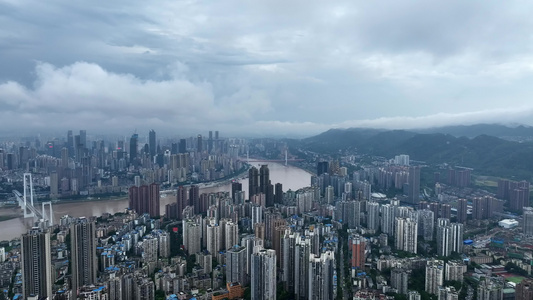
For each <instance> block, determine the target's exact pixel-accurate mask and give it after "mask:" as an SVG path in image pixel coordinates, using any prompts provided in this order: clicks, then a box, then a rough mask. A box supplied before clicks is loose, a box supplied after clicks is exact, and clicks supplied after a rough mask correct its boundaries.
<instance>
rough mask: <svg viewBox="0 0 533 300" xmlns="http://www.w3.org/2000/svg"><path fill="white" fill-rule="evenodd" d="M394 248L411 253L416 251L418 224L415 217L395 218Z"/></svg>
mask: <svg viewBox="0 0 533 300" xmlns="http://www.w3.org/2000/svg"><path fill="white" fill-rule="evenodd" d="M395 226H396V231H395V232H396V234H395V239H396V240H395V241H396V249H397V250H403V251H407V252H411V253H415V254H416V252H417V241H418V238H417V236H418V224H417V221H416V220H415V219H411V218H400V217H397V218H396V225H395Z"/></svg>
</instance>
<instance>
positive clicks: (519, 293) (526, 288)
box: [515, 278, 533, 300]
mask: <svg viewBox="0 0 533 300" xmlns="http://www.w3.org/2000/svg"><path fill="white" fill-rule="evenodd" d="M515 299H516V300H531V299H533V279H531V278H526V279H524V280H522V281H521V282H520V283H519V284H517V285H516V291H515Z"/></svg>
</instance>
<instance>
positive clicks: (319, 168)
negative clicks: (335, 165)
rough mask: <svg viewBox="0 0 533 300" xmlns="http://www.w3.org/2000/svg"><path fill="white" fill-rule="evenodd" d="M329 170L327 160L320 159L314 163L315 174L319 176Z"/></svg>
mask: <svg viewBox="0 0 533 300" xmlns="http://www.w3.org/2000/svg"><path fill="white" fill-rule="evenodd" d="M328 170H329V162H327V161H320V162H318V163H317V165H316V175H317V176H320V175H322V174H324V173H328Z"/></svg>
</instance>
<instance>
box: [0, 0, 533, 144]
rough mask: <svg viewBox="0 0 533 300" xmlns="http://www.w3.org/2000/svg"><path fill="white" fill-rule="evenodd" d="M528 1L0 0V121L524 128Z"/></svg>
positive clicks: (297, 131) (284, 130)
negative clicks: (95, 2)
mask: <svg viewBox="0 0 533 300" xmlns="http://www.w3.org/2000/svg"><path fill="white" fill-rule="evenodd" d="M532 8H533V5H530V4H529V3H526V2H522V1H509V2H506V3H498V2H492V3H486V2H464V1H446V2H442V3H431V2H427V3H426V2H418V3H416V2H414V1H408V0H400V1H394V2H391V1H335V2H333V3H330V2H326V1H299V0H298V1H278V0H270V1H266V0H265V1H218V2H217V1H215V2H213V1H157V2H146V1H107V2H103V3H98V5H89V4H88V3H83V2H77V1H58V0H51V1H46V2H34V1H26V0H17V1H14V0H0V53H1V54H2V55H0V66H2V67H1V68H0V107H1V109H0V118H1V120H2V126H1V129H0V131H1V132H0V133H6V132H13V131H14V130H19V131H23V132H30V131H44V130H46V129H50V130H54V131H56V130H58V131H64V130H66V129H70V128H72V129H82V128H86V129H89V130H94V131H112V132H117V133H119V132H122V133H127V132H131V131H132V130H134V129H135V128H138V129H139V130H145V129H146V128H155V129H156V130H159V131H161V132H165V133H169V134H170V133H179V132H186V133H187V134H188V133H194V132H198V131H205V130H209V129H212V130H221V131H226V132H228V133H231V134H245V135H254V134H256V135H257V134H259V135H268V134H275V135H284V134H285V135H309V134H313V133H318V132H320V131H323V130H327V129H329V128H331V127H350V126H361V127H380V128H420V127H432V126H443V125H449V124H473V123H478V122H514V123H517V122H518V123H519V122H522V123H527V124H531V121H530V120H531V117H532V115H533V109H532V107H533V101H531V100H530V99H531V97H532V96H533V91H532V90H531V89H530V88H529V86H530V84H529V83H530V82H531V79H533V76H532V75H533V54H531V53H533V52H532V51H531V50H532V46H533V44H532V39H531V33H530V32H531V31H532V30H531V29H532V25H533V24H532V22H533V20H531V18H529V15H530V13H531V11H532ZM530 103H531V104H530Z"/></svg>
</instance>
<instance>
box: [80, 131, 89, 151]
mask: <svg viewBox="0 0 533 300" xmlns="http://www.w3.org/2000/svg"><path fill="white" fill-rule="evenodd" d="M80 145H81V147H82V148H87V147H88V146H89V145H88V144H87V130H80Z"/></svg>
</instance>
